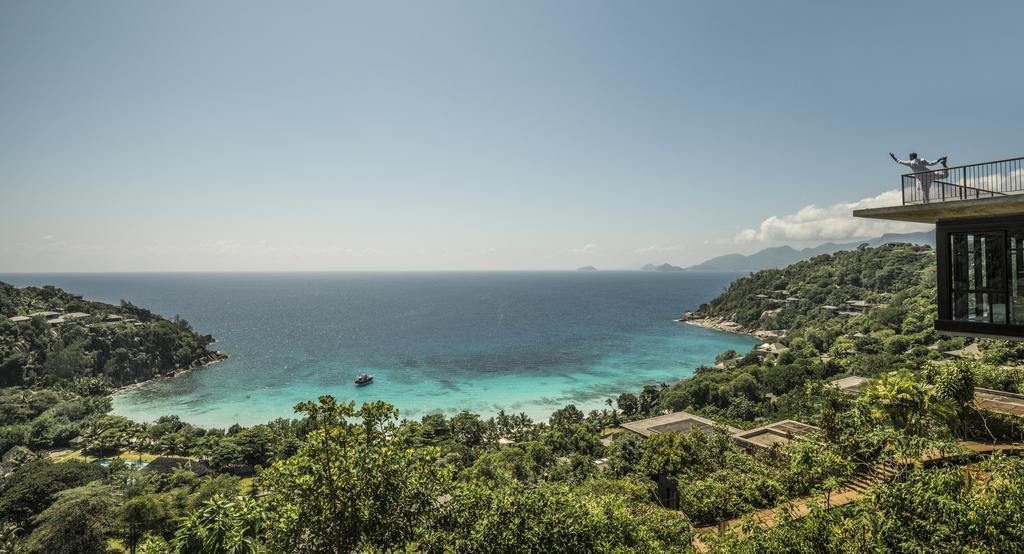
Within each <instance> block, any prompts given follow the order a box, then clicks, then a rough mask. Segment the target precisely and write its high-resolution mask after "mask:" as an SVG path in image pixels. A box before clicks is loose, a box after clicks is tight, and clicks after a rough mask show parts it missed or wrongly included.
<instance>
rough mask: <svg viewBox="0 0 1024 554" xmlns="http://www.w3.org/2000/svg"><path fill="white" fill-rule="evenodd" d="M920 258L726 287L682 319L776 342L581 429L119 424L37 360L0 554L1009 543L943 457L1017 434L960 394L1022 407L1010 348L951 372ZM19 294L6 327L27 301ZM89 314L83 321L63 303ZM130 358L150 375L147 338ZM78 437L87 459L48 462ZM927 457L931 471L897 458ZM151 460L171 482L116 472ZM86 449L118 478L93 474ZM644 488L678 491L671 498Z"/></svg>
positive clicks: (8, 397) (454, 423) (395, 421)
mask: <svg viewBox="0 0 1024 554" xmlns="http://www.w3.org/2000/svg"><path fill="white" fill-rule="evenodd" d="M932 263H933V258H932V255H931V252H930V250H929V249H927V248H919V247H912V246H908V245H894V246H888V247H883V248H878V249H864V250H859V251H852V252H840V253H837V254H834V255H827V256H819V257H816V258H814V259H812V260H809V261H807V262H801V263H799V264H794V265H793V266H790V267H787V268H785V269H781V270H768V271H762V272H758V273H756V274H753V275H751V276H749V277H746V278H743V279H740V280H738V281H737V282H736V283H734V284H733V285H732V286H731V287H730V288H729V290H728V291H726V292H725V293H724V294H722V295H721V296H720V297H719V298H716V299H714V300H713V301H711V302H710V303H708V304H707V305H705V306H702V307H701V308H700V310H699V316H705V317H713V318H729V319H733V320H735V321H737V322H738V323H742V324H743V325H744V326H745V327H746V328H748V329H752V330H771V331H777V332H778V335H779V337H778V338H775V339H772V341H773V343H774V344H773V345H772V347H771V348H770V349H766V350H765V351H763V352H750V353H745V352H741V353H737V352H724V353H722V355H721V356H719V358H718V360H717V362H718V364H717V367H703V368H700V369H698V370H697V372H696V373H695V374H694V375H693V376H692V377H691V378H688V379H684V380H682V381H679V382H678V383H673V384H649V385H647V386H645V387H644V388H643V389H642V390H639V391H637V392H636V393H633V392H623V393H622V394H621V395H619V396H618V398H617V399H609V401H608V406H609V407H608V408H607V409H604V410H600V411H598V410H595V411H591V412H590V413H586V414H585V413H583V412H581V411H580V410H579V409H577V408H576V407H574V406H571V405H570V406H566V407H565V408H563V409H561V410H558V411H556V412H555V413H554V414H552V415H551V417H550V419H549V421H547V422H534V421H532V420H530V418H529V417H527V416H525V415H523V414H518V415H513V414H506V413H504V412H501V413H499V414H498V415H496V416H495V417H491V418H483V417H480V416H479V415H477V414H472V413H469V412H462V413H459V414H455V415H452V416H446V415H442V414H431V415H427V416H424V417H422V418H419V419H418V420H408V419H402V418H401V416H400V412H399V411H398V409H397V408H396V407H394V406H391V405H389V404H386V403H383V402H372V403H367V404H364V405H362V406H356V405H355V404H354V403H350V402H344V401H338V400H336V399H334V398H332V397H329V396H324V397H320V398H319V399H317V400H316V401H312V400H311V401H309V402H303V403H301V404H299V405H297V406H296V407H295V410H296V419H294V420H277V421H274V422H270V423H268V424H266V425H258V426H254V427H250V428H241V427H238V426H233V427H231V428H229V429H226V430H220V429H201V428H197V427H195V426H192V425H189V424H187V423H185V422H182V421H180V420H179V419H178V418H176V417H173V416H166V417H162V418H160V419H158V420H157V421H155V422H153V423H136V422H132V421H128V420H126V419H124V418H119V417H115V416H109V415H104V414H103V412H105V411H106V410H107V409H108V408H109V404H108V403H107V402H108V401H107V399H106V397H105V396H104V395H103V394H102V393H97V392H95V391H92V390H77V391H76V390H71V389H82V387H81V383H82V382H83V381H82V377H83V376H88V375H101V376H104V375H107V373H108V372H107V368H108V367H109V368H110V369H111V370H115V369H116V368H117V367H119V363H118V362H116V361H114V362H110V361H109V360H110V359H111V358H107V361H106V362H104V363H103V364H97V363H95V361H94V360H91V361H90V363H86V364H82V365H80V366H78V368H79V369H78V370H76V371H74V372H70V373H66V372H49V371H47V370H46V369H45V365H46V360H47V359H48V358H45V357H43V358H42V359H41V360H39V361H34V362H33V363H32V364H24V365H22V366H21V367H23V377H22V378H23V380H24V384H22V385H19V386H14V387H6V388H4V389H2V390H0V393H2V394H0V408H2V410H3V414H4V418H5V420H4V425H5V427H2V428H0V440H2V441H4V442H3V444H2V445H0V446H3V447H4V448H6V447H8V446H11V447H12V451H11V452H9V453H8V455H5V456H4V460H3V464H2V466H0V469H2V470H3V472H6V473H7V476H6V477H4V478H3V479H2V480H0V552H17V551H25V552H33V553H34V552H104V551H130V550H134V551H137V552H145V553H150V554H157V553H159V554H168V553H198V552H233V553H285V552H339V553H340V552H393V551H406V552H438V553H441V552H445V553H449V552H466V553H484V552H538V553H540V552H565V553H570V552H571V553H575V552H620V553H621V552H636V553H641V552H643V553H647V552H686V551H691V550H693V549H694V546H695V545H698V546H701V547H702V548H706V549H709V550H711V551H715V552H723V553H724V552H890V551H905V552H934V551H943V550H948V551H953V552H962V551H968V552H1013V551H1018V550H1020V545H1021V544H1024V528H1022V526H1021V525H1020V521H1019V519H1020V518H1019V514H1020V513H1021V512H1022V511H1024V486H1022V483H1024V462H1022V461H1021V460H1020V459H1018V458H1015V457H1008V456H1003V455H997V456H994V457H992V458H990V459H987V460H972V459H968V458H966V457H965V454H964V451H962V450H961V446H959V441H964V440H974V441H979V442H983V443H986V444H987V443H993V442H995V443H1006V442H1009V441H1015V440H1016V441H1020V440H1021V428H1020V422H1019V420H1018V419H1016V418H1013V417H1004V416H996V415H992V414H985V413H983V412H982V411H981V410H980V409H979V407H978V406H977V405H975V403H974V401H973V396H972V392H973V390H974V386H975V385H979V384H980V385H985V386H987V387H990V388H998V389H1003V390H1020V380H1019V375H1020V372H1019V371H1018V370H1017V369H1016V368H1017V366H1019V365H1020V363H1021V358H1024V356H1022V354H1024V351H1022V349H1021V347H1020V345H1019V344H1018V343H1008V342H1003V341H981V342H980V343H979V348H980V350H979V352H981V354H980V355H979V356H978V357H979V358H980V359H977V360H969V359H967V360H965V359H954V358H951V357H950V355H948V354H945V352H947V351H950V350H954V349H960V348H963V347H964V346H966V344H967V342H968V341H967V339H963V338H957V339H948V338H943V337H940V336H938V335H937V334H936V333H935V332H934V331H933V330H932V328H931V319H932V318H933V317H934V311H935V307H934V300H933V299H934V283H933V278H932V271H933V268H932V265H931V264H932ZM19 294H21V293H19ZM34 294H35V293H32V295H33V296H34ZM71 301H74V299H73V298H72V300H71ZM851 301H852V302H854V303H852V304H851V303H850V302H851ZM19 302H21V303H20V304H18V305H17V306H16V307H15V308H14V309H15V310H16V311H17V313H21V310H23V309H44V307H43V306H39V305H35V306H33V307H32V308H27V306H26V304H25V301H19ZM51 304H52V302H51ZM46 307H49V305H47V306H46ZM86 308H88V310H92V311H94V312H96V311H98V310H99V309H100V308H99V307H88V306H84V305H75V306H74V307H73V308H72V307H70V306H65V309H66V310H67V309H81V310H82V311H83V312H84V311H87V309H86ZM110 308H111V309H114V308H113V307H110ZM121 310H126V311H127V312H131V310H137V308H129V307H122V308H121ZM5 313H12V312H10V311H8V312H5ZM117 313H118V314H125V315H127V313H126V312H125V311H122V312H117ZM131 313H134V312H131ZM134 317H136V318H137V319H138V320H139V321H140V322H141V321H143V317H141V316H139V315H135V316H134ZM42 323H44V322H41V321H39V320H38V319H37V320H34V321H33V322H31V323H28V322H21V323H17V325H20V326H24V325H26V324H29V325H33V326H35V327H36V328H39V327H40V325H41V324H42ZM165 323H166V324H167V325H170V326H171V327H173V328H175V329H178V330H179V331H181V332H184V331H186V330H187V326H184V325H183V324H175V323H171V322H165ZM5 325H6V327H5V329H9V325H10V324H8V323H5ZM46 325H50V324H46ZM85 329H88V330H89V331H85V330H83V331H78V332H76V333H77V334H76V336H78V337H79V338H80V340H78V339H76V340H73V341H71V342H70V343H69V342H65V341H64V338H63V333H64V329H63V327H61V328H59V329H56V330H54V329H52V328H49V329H48V328H43V329H42V330H43V331H45V332H42V333H41V334H40V335H39V336H41V337H44V338H43V339H40V340H47V341H59V344H60V346H59V347H58V346H53V348H55V349H57V350H58V351H59V350H60V348H67V347H68V344H76V343H77V344H80V348H81V350H82V351H83V352H89V353H93V354H96V353H98V352H101V351H103V348H100V347H97V346H93V343H92V342H89V341H87V340H86V339H85V337H87V336H92V335H91V333H92V330H91V329H92V328H90V327H88V326H86V327H85ZM123 332H126V333H129V335H130V334H131V332H132V331H129V330H125V331H123ZM47 333H49V335H47ZM97 333H98V334H101V333H102V331H100V330H97ZM19 336H20V333H19ZM101 336H103V335H102V334H101ZM196 340H201V339H196ZM125 344H127V346H124V348H125V349H126V350H127V351H128V352H129V353H130V354H131V355H132V356H137V357H141V358H144V359H147V360H152V359H154V358H153V354H152V352H153V351H152V350H148V348H149V347H148V346H147V343H145V342H144V341H141V342H135V343H125ZM184 344H188V343H187V341H185V342H184ZM197 344H198V343H197ZM203 346H205V344H203ZM48 348H49V347H48ZM31 350H32V349H31V348H30V349H29V351H31ZM36 351H37V352H42V353H46V352H47V351H48V350H47V349H37V350H36ZM97 355H98V354H97ZM155 359H164V358H160V357H159V356H158V357H157V358H155ZM148 367H158V366H148ZM113 373H115V374H116V373H117V371H113ZM844 375H860V376H864V377H873V378H875V379H874V380H873V381H869V382H867V383H866V384H865V385H864V387H863V389H862V390H861V392H860V393H859V394H845V393H843V392H841V391H839V390H837V389H836V388H834V387H831V386H829V385H828V384H827V382H828V381H829V380H831V379H835V378H836V377H840V376H844ZM89 378H90V377H86V379H89ZM104 378H110V377H104ZM43 383H52V385H53V386H52V387H51V388H45V387H44V386H43ZM675 410H688V411H692V412H697V413H699V414H703V415H705V416H708V417H710V418H712V419H713V420H714V421H715V423H716V424H717V425H718V427H716V428H715V429H713V430H711V431H709V432H703V431H699V430H698V431H692V432H688V433H680V432H678V431H666V432H661V433H656V434H652V435H651V436H649V437H646V438H644V437H641V436H639V435H638V434H634V433H632V432H630V431H628V430H626V429H624V428H622V427H619V425H620V424H622V423H624V422H627V421H629V420H638V419H641V418H646V417H650V416H655V415H659V414H663V413H666V412H669V411H675ZM785 418H792V419H796V420H799V421H801V422H804V423H806V424H810V425H813V426H815V427H816V428H817V430H816V431H814V432H812V433H810V434H809V435H808V436H807V437H805V438H804V439H801V440H794V441H792V442H791V443H789V444H785V445H776V446H773V447H770V448H764V449H756V450H750V449H747V448H746V447H744V446H742V445H741V443H740V442H738V441H736V440H734V437H733V436H731V435H729V434H728V431H727V428H726V427H725V425H724V424H729V425H732V426H735V427H739V428H751V427H756V426H760V425H763V424H765V423H767V422H772V421H777V420H780V419H785ZM79 430H80V431H81V433H82V435H83V439H84V441H83V443H82V445H81V446H79V447H75V448H74V449H72V450H71V451H58V452H53V451H52V448H53V446H55V445H63V444H67V441H68V439H69V438H70V437H71V436H74V434H75V433H77V432H79ZM12 452H13V453H12ZM936 452H939V453H948V455H944V457H942V458H941V460H942V462H941V463H938V462H936V463H933V464H932V465H930V466H925V465H924V464H916V463H910V464H908V463H907V461H908V460H918V459H920V458H921V457H922V456H925V455H934V453H936ZM167 454H171V455H175V456H179V457H180V458H179V459H181V460H186V461H188V465H180V466H178V467H177V469H173V470H160V471H158V470H155V469H153V467H149V468H143V469H138V468H137V467H134V466H132V465H129V464H127V463H124V461H140V460H152V459H153V458H154V457H156V456H157V455H167ZM101 456H102V457H105V458H109V459H112V460H113V461H112V462H111V463H110V464H109V465H106V466H101V465H98V464H96V463H86V462H91V461H93V460H95V459H96V458H99V457H101ZM122 460H124V461H122ZM880 464H888V465H893V464H895V465H897V466H898V467H899V471H898V472H896V473H894V474H893V475H894V477H890V478H886V479H880V480H878V481H877V482H875V481H872V484H871V485H870V487H869V488H868V489H866V490H865V491H866V492H865V494H863V495H862V496H861V497H860V498H858V499H856V500H855V501H852V502H850V503H849V504H846V505H844V506H842V507H839V508H833V509H827V508H830V507H831V506H827V505H826V503H825V502H820V503H819V506H818V507H816V508H814V509H812V510H811V511H810V515H808V516H807V517H806V518H803V519H801V520H799V521H796V522H792V523H789V524H786V525H780V526H760V525H755V524H752V525H749V526H747V528H746V529H745V530H744V532H743V533H739V532H736V531H729V532H727V533H725V534H723V535H720V536H719V535H716V534H714V533H713V530H714V529H715V525H716V524H717V523H718V522H720V521H722V520H726V519H729V518H735V517H742V516H745V515H748V514H751V513H753V512H755V511H756V510H759V509H771V508H774V507H779V508H784V507H785V506H786V505H787V503H788V502H797V501H800V502H806V501H808V500H807V499H813V502H817V499H819V498H820V499H822V500H823V499H824V498H825V497H826V495H827V494H829V493H831V492H834V491H836V490H839V489H840V488H841V487H844V486H845V484H847V483H850V482H853V481H855V480H858V479H860V480H863V479H865V476H866V475H872V472H873V471H875V468H876V467H878V466H879V465H880ZM154 465H155V466H159V462H154ZM164 467H165V469H166V467H167V466H166V464H165V465H164ZM659 483H660V484H665V483H671V484H673V485H674V486H675V487H676V488H677V494H675V495H674V497H673V499H672V501H671V502H668V501H667V499H666V498H665V497H664V496H663V495H659V494H656V490H658V484H659ZM709 530H711V531H709ZM695 537H700V538H699V539H698V540H694V538H695Z"/></svg>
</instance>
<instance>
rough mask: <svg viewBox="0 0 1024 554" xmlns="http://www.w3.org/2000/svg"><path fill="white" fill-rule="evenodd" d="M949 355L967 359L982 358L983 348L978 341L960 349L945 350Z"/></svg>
mask: <svg viewBox="0 0 1024 554" xmlns="http://www.w3.org/2000/svg"><path fill="white" fill-rule="evenodd" d="M945 354H946V355H947V356H953V357H954V358H963V359H965V360H980V359H981V348H980V347H979V346H978V343H976V342H975V343H971V344H970V345H968V346H966V347H964V348H961V349H960V350H950V351H948V352H945Z"/></svg>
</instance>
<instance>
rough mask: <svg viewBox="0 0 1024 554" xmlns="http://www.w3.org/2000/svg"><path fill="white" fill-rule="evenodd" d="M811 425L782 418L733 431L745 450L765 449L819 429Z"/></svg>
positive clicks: (782, 444) (738, 442)
mask: <svg viewBox="0 0 1024 554" xmlns="http://www.w3.org/2000/svg"><path fill="white" fill-rule="evenodd" d="M820 430H821V429H818V428H817V427H815V426H813V425H807V424H806V423H800V422H799V421H793V420H792V419H784V420H782V421H776V422H775V423H770V424H768V425H763V426H761V427H757V428H755V429H749V430H747V431H740V432H738V433H733V436H732V437H733V439H735V440H736V443H737V444H739V445H740V446H742V447H743V448H746V449H747V450H758V449H767V448H771V447H773V446H775V445H779V446H785V445H787V444H790V443H792V442H793V441H796V440H799V439H800V438H803V437H805V436H807V435H809V434H811V433H815V432H817V431H820Z"/></svg>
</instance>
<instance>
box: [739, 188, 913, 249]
mask: <svg viewBox="0 0 1024 554" xmlns="http://www.w3.org/2000/svg"><path fill="white" fill-rule="evenodd" d="M901 203H902V196H901V194H900V191H898V190H890V191H887V192H883V193H882V194H879V195H878V196H874V197H871V198H864V199H862V200H857V201H855V202H841V203H839V204H833V205H832V206H826V207H823V208H820V207H818V206H815V205H813V204H811V205H809V206H804V207H803V208H800V209H799V210H798V211H797V212H796V213H792V214H787V215H782V216H775V215H773V216H771V217H769V218H768V219H765V220H764V221H762V222H761V225H759V226H758V227H757V228H756V229H741V230H740V231H738V232H737V233H736V235H735V237H733V240H734V242H785V241H829V240H847V239H849V240H854V239H862V238H871V237H877V236H880V235H883V234H885V233H913V232H916V231H926V230H928V229H931V228H932V226H931V225H926V224H921V223H906V222H901V221H885V220H880V219H864V218H858V217H853V211H854V210H859V209H863V208H878V207H882V206H898V205H900V204H901Z"/></svg>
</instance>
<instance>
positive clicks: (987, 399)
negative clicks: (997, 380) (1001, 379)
mask: <svg viewBox="0 0 1024 554" xmlns="http://www.w3.org/2000/svg"><path fill="white" fill-rule="evenodd" d="M974 404H975V405H977V406H978V408H979V409H982V410H985V411H987V412H993V413H997V414H1003V415H1009V416H1014V417H1024V395H1021V394H1016V393H1012V392H1005V391H997V390H991V389H982V388H977V387H975V389H974Z"/></svg>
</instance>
